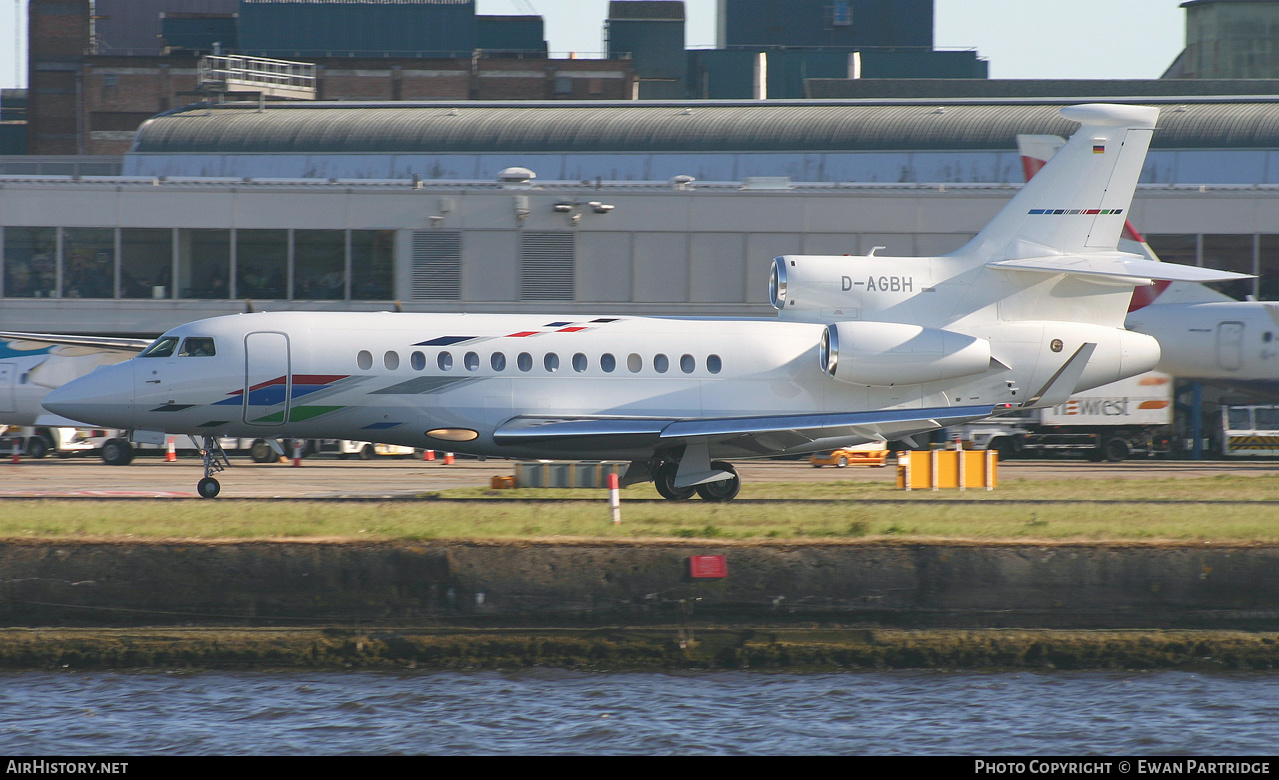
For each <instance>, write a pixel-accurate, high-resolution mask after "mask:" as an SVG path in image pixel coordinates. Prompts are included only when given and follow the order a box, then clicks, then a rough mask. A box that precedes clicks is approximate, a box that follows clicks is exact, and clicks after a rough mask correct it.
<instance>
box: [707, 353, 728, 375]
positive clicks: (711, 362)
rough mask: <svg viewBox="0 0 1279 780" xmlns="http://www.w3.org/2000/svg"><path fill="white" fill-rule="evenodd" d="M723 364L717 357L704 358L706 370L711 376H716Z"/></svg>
mask: <svg viewBox="0 0 1279 780" xmlns="http://www.w3.org/2000/svg"><path fill="white" fill-rule="evenodd" d="M723 367H724V364H723V363H721V362H720V359H719V355H710V356H708V357H707V358H706V370H707V371H709V372H711V373H712V374H718V373H719V371H720V369H721V368H723Z"/></svg>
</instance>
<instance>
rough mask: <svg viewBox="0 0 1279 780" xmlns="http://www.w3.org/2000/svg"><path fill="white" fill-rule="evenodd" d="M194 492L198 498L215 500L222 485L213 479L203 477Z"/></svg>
mask: <svg viewBox="0 0 1279 780" xmlns="http://www.w3.org/2000/svg"><path fill="white" fill-rule="evenodd" d="M196 490H197V491H198V492H199V494H200V498H217V495H218V493H221V492H222V485H221V484H219V483H218V481H217V480H216V479H214V478H213V477H205V478H204V479H202V480H200V483H199V484H198V485H196Z"/></svg>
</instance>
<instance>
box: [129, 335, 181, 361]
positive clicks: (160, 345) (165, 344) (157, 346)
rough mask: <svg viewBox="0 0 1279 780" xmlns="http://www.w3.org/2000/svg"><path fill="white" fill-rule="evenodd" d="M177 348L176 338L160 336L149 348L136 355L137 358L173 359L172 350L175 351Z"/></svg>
mask: <svg viewBox="0 0 1279 780" xmlns="http://www.w3.org/2000/svg"><path fill="white" fill-rule="evenodd" d="M177 346H178V337H177V336H161V337H160V338H158V339H156V340H155V341H154V342H153V343H152V344H151V346H149V347H147V348H146V349H144V350H142V351H141V352H140V353H138V357H140V358H146V357H173V350H175V349H177Z"/></svg>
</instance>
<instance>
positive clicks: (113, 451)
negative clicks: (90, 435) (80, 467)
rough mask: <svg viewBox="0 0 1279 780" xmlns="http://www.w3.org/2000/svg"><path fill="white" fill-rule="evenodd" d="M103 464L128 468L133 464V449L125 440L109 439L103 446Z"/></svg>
mask: <svg viewBox="0 0 1279 780" xmlns="http://www.w3.org/2000/svg"><path fill="white" fill-rule="evenodd" d="M102 462H103V463H105V464H107V465H108V466H127V465H129V464H130V463H132V462H133V447H132V446H131V445H130V444H129V442H127V441H125V440H124V439H107V440H106V442H104V443H103V445H102Z"/></svg>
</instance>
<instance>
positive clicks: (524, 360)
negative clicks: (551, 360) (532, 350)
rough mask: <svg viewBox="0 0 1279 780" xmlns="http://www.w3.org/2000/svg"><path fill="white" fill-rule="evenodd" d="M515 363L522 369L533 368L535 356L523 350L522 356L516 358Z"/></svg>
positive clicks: (528, 369)
mask: <svg viewBox="0 0 1279 780" xmlns="http://www.w3.org/2000/svg"><path fill="white" fill-rule="evenodd" d="M515 363H516V365H518V366H519V367H520V370H521V371H532V370H533V356H532V355H530V354H529V353H527V352H521V353H520V356H519V357H517V358H516V359H515Z"/></svg>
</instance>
